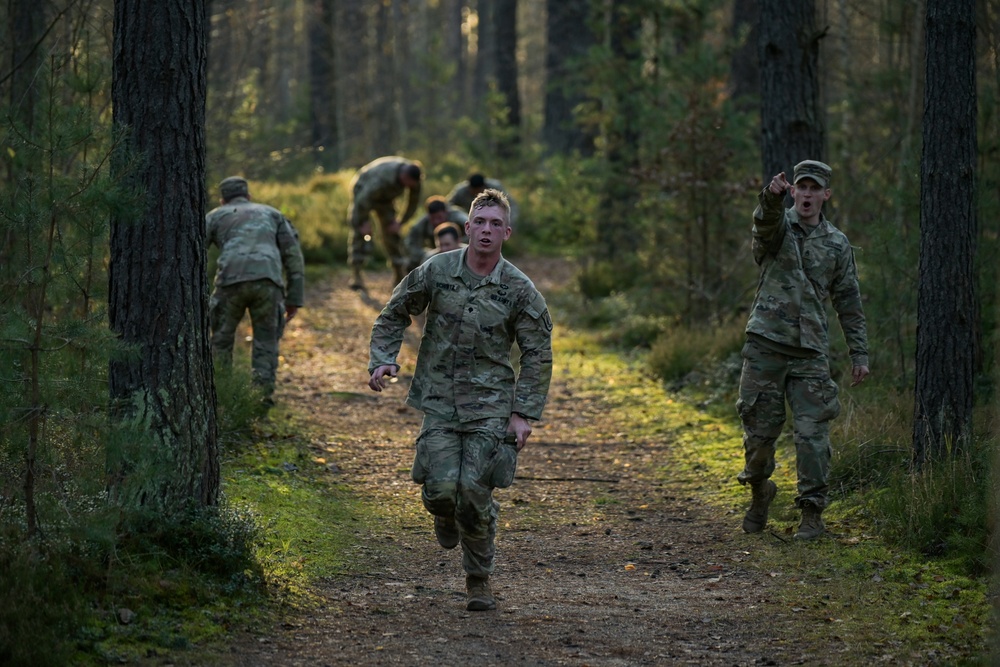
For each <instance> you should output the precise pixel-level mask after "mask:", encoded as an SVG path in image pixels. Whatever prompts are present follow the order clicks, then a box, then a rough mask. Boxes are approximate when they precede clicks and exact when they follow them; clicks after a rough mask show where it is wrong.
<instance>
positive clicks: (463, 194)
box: [447, 178, 518, 225]
mask: <svg viewBox="0 0 1000 667" xmlns="http://www.w3.org/2000/svg"><path fill="white" fill-rule="evenodd" d="M485 185H486V187H487V188H492V189H494V190H499V191H500V192H502V193H504V194H505V195H507V201H509V202H510V224H512V225H513V224H514V223H515V222H517V213H518V208H517V202H515V201H514V197H512V196H511V194H510V193H509V192H507V190H506V189H505V188H504V187H503V183H501V182H500V181H498V180H496V179H495V178H487V179H486V183H485ZM475 198H476V197H475V196H474V195H473V194H472V191H471V190H470V189H469V182H468V181H462V182H461V183H459V184H458V185H456V186H455V187H454V189H452V191H451V193H450V194H449V195H448V197H447V199H448V203H449V204H451V205H452V206H454V207H456V208H459V209H461V210H463V211H465V213H466V215H468V213H469V209H470V208H472V201H473V200H474V199H475Z"/></svg>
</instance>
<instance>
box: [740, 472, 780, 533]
mask: <svg viewBox="0 0 1000 667" xmlns="http://www.w3.org/2000/svg"><path fill="white" fill-rule="evenodd" d="M750 492H751V494H752V495H751V500H750V509H748V510H747V513H746V516H744V517H743V532H744V533H759V532H760V531H762V530H764V526H766V525H767V510H768V508H769V507H770V506H771V501H772V500H774V496H775V494H777V493H778V487H776V486H775V485H774V482H772V481H771V480H769V479H765V480H764V481H763V482H757V483H756V484H751V485H750Z"/></svg>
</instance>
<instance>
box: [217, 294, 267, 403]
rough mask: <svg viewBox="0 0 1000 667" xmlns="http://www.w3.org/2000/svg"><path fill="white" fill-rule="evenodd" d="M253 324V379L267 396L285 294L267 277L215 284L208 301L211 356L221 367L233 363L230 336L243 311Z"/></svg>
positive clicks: (237, 324)
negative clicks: (224, 284)
mask: <svg viewBox="0 0 1000 667" xmlns="http://www.w3.org/2000/svg"><path fill="white" fill-rule="evenodd" d="M248 310H249V311H250V324H251V326H252V327H253V353H252V356H251V362H250V363H251V367H252V369H253V381H254V384H257V385H259V386H261V387H263V389H264V392H265V393H266V394H267V395H268V396H270V395H271V394H272V393H273V392H274V383H275V381H276V379H277V377H276V376H277V372H278V341H279V340H280V339H281V334H282V332H283V331H284V327H285V296H284V292H283V291H282V289H281V288H280V287H278V286H277V285H275V284H274V283H273V282H272V281H270V280H251V281H248V282H244V283H236V284H234V285H226V286H224V287H216V288H215V291H214V292H213V293H212V298H211V301H210V302H209V319H210V321H211V326H212V356H213V358H214V360H215V363H216V364H217V365H218V366H219V367H220V368H227V367H229V366H232V363H233V340H234V338H235V336H236V328H237V327H238V326H239V324H240V320H242V319H243V314H244V313H245V312H246V311H248Z"/></svg>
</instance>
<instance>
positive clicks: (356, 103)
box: [336, 0, 372, 164]
mask: <svg viewBox="0 0 1000 667" xmlns="http://www.w3.org/2000/svg"><path fill="white" fill-rule="evenodd" d="M337 6H338V8H339V9H341V11H342V12H343V15H342V16H341V17H340V19H339V20H338V21H337V28H338V33H337V35H336V38H337V40H336V41H337V44H338V47H339V48H340V51H338V54H337V64H338V65H339V66H340V68H339V72H338V75H337V90H338V91H339V92H340V95H341V98H340V104H339V106H340V107H341V109H342V113H343V122H342V123H340V126H341V127H342V128H343V129H344V134H343V142H342V143H343V148H344V150H343V153H342V155H343V156H344V160H345V161H346V162H349V163H351V164H354V163H359V164H363V163H365V162H367V161H368V160H370V159H371V157H372V156H371V147H370V146H367V145H365V135H366V126H367V125H370V123H367V122H366V119H367V117H368V102H369V100H368V91H367V90H366V85H365V81H366V79H367V75H366V65H367V62H368V57H369V52H368V49H367V46H368V39H367V31H368V21H367V18H366V16H365V2H364V0H341V2H338V3H337Z"/></svg>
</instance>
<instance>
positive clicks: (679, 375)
mask: <svg viewBox="0 0 1000 667" xmlns="http://www.w3.org/2000/svg"><path fill="white" fill-rule="evenodd" d="M744 337H745V336H744V333H743V323H742V322H736V321H733V322H731V323H730V324H727V325H724V326H720V327H717V328H712V329H691V328H688V327H677V328H674V329H671V330H670V331H667V332H664V333H663V334H662V335H661V336H660V337H659V338H657V339H656V342H655V343H653V347H652V349H651V350H650V352H649V366H650V368H652V370H653V372H654V373H655V374H656V375H657V376H658V377H660V378H661V379H663V380H665V381H668V382H676V381H680V380H683V379H684V378H685V377H686V376H687V375H688V374H689V373H691V372H692V371H694V370H695V369H698V368H703V367H705V366H710V365H714V364H717V363H718V362H720V361H723V360H725V359H726V358H727V357H729V356H731V355H732V354H735V353H738V352H739V351H740V349H741V348H742V346H743V341H744Z"/></svg>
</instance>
